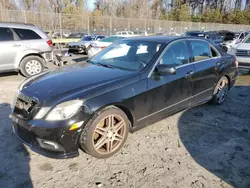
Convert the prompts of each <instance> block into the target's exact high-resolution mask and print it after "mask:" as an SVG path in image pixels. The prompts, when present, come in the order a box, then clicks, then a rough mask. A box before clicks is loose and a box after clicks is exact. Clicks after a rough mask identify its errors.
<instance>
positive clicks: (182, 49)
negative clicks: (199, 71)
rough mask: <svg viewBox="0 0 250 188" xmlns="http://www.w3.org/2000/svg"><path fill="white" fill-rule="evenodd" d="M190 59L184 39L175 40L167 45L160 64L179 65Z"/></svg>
mask: <svg viewBox="0 0 250 188" xmlns="http://www.w3.org/2000/svg"><path fill="white" fill-rule="evenodd" d="M188 60H189V55H188V48H187V45H186V43H185V42H184V41H178V42H174V43H173V44H170V46H169V47H167V50H166V51H165V52H164V55H163V56H162V58H161V60H160V64H166V65H174V66H179V65H183V64H187V63H188Z"/></svg>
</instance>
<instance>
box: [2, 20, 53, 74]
mask: <svg viewBox="0 0 250 188" xmlns="http://www.w3.org/2000/svg"><path fill="white" fill-rule="evenodd" d="M52 50H53V43H52V41H51V40H50V39H49V38H48V36H47V35H46V34H45V33H44V32H43V31H42V30H41V29H39V28H38V27H36V26H34V25H31V24H17V23H0V72H10V71H20V72H21V73H22V74H23V75H24V76H26V77H29V76H32V75H35V74H38V73H41V72H42V71H43V70H44V68H45V67H46V66H47V62H48V61H50V60H52V59H53V54H52Z"/></svg>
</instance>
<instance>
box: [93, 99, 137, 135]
mask: <svg viewBox="0 0 250 188" xmlns="http://www.w3.org/2000/svg"><path fill="white" fill-rule="evenodd" d="M109 107H115V108H118V109H119V110H121V111H122V112H124V113H125V114H126V116H127V117H128V120H129V122H130V125H129V131H130V132H131V131H132V129H133V127H134V122H135V121H134V116H133V113H132V112H131V110H130V109H129V108H128V107H126V106H125V105H124V104H122V103H110V104H107V105H105V106H102V107H100V108H98V109H97V110H96V113H98V112H100V111H101V110H103V109H105V108H109Z"/></svg>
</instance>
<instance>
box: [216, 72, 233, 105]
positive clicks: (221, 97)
mask: <svg viewBox="0 0 250 188" xmlns="http://www.w3.org/2000/svg"><path fill="white" fill-rule="evenodd" d="M228 84H229V82H228V79H227V77H225V76H223V77H222V78H221V79H220V80H219V82H218V83H217V85H216V87H215V91H214V96H213V102H214V103H215V104H222V103H223V102H224V101H225V100H226V97H227V94H228V90H229V85H228Z"/></svg>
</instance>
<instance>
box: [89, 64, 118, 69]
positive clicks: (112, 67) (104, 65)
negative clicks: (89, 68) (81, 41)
mask: <svg viewBox="0 0 250 188" xmlns="http://www.w3.org/2000/svg"><path fill="white" fill-rule="evenodd" d="M94 64H96V65H99V66H103V67H107V68H111V69H114V68H115V67H114V66H112V65H109V64H104V63H94Z"/></svg>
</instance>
